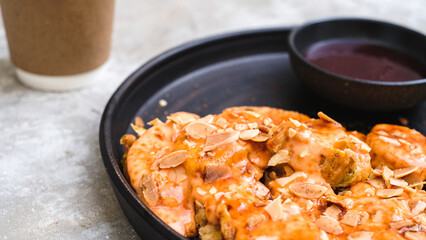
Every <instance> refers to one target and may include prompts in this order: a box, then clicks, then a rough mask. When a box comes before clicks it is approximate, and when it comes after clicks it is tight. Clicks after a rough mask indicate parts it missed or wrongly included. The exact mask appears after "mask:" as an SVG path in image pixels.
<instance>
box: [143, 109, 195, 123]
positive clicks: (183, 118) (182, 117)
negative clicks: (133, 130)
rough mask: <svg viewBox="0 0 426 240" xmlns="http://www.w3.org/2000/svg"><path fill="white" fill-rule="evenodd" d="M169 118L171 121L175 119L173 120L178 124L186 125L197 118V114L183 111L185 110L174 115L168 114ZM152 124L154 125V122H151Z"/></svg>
mask: <svg viewBox="0 0 426 240" xmlns="http://www.w3.org/2000/svg"><path fill="white" fill-rule="evenodd" d="M167 119H168V120H170V121H173V122H175V123H176V124H179V125H185V124H187V123H189V122H192V121H195V120H196V119H195V116H194V115H193V114H189V113H183V112H180V113H175V114H172V115H170V116H168V117H167ZM148 124H150V123H148ZM150 125H152V124H150Z"/></svg>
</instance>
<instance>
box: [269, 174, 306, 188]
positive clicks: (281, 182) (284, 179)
mask: <svg viewBox="0 0 426 240" xmlns="http://www.w3.org/2000/svg"><path fill="white" fill-rule="evenodd" d="M298 178H306V174H305V173H304V172H295V173H293V174H292V175H290V176H289V177H282V178H277V179H276V180H275V181H276V182H277V183H278V184H279V185H281V186H283V187H285V186H286V185H287V184H289V183H291V182H292V181H294V180H296V179H298Z"/></svg>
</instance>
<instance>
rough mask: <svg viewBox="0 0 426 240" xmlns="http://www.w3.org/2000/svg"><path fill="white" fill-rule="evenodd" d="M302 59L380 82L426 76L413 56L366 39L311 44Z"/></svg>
mask: <svg viewBox="0 0 426 240" xmlns="http://www.w3.org/2000/svg"><path fill="white" fill-rule="evenodd" d="M304 55H305V58H306V59H307V60H308V61H309V62H311V63H312V64H314V65H316V66H318V67H320V68H322V69H324V70H327V71H330V72H333V73H337V74H339V75H343V76H348V77H353V78H358V79H363V80H373V81H382V82H400V81H410V80H417V79H423V78H426V67H425V65H423V64H422V63H420V62H419V61H418V60H416V59H415V58H413V57H411V56H409V55H407V54H404V53H402V52H399V51H397V50H395V49H392V48H389V47H387V46H383V45H379V44H377V43H374V42H371V41H367V40H354V39H331V40H325V41H321V42H318V43H315V44H313V45H311V46H310V47H309V48H308V49H307V51H306V52H305V54H304Z"/></svg>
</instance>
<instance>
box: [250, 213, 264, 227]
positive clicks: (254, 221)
mask: <svg viewBox="0 0 426 240" xmlns="http://www.w3.org/2000/svg"><path fill="white" fill-rule="evenodd" d="M265 220H266V217H265V215H262V214H255V215H251V216H250V217H249V218H248V219H247V223H246V227H247V228H248V229H249V230H251V229H253V228H254V227H256V226H257V225H258V224H259V223H261V222H263V221H265Z"/></svg>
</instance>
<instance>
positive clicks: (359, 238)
mask: <svg viewBox="0 0 426 240" xmlns="http://www.w3.org/2000/svg"><path fill="white" fill-rule="evenodd" d="M373 235H374V233H373V232H354V233H351V234H349V235H348V240H371V239H373Z"/></svg>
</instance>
